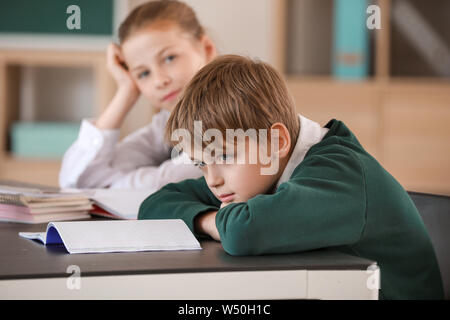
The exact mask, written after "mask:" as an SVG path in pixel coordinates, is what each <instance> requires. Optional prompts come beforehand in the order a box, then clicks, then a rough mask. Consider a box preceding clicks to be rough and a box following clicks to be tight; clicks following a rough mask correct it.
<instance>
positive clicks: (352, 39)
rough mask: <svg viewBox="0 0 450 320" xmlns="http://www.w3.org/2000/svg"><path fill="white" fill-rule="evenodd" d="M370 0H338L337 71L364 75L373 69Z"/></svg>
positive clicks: (348, 77) (343, 74) (343, 76)
mask: <svg viewBox="0 0 450 320" xmlns="http://www.w3.org/2000/svg"><path fill="white" fill-rule="evenodd" d="M367 6H368V3H367V0H334V21H333V25H334V28H333V35H334V37H333V38H334V43H333V55H332V57H333V63H332V65H333V75H334V76H335V77H337V78H339V79H345V80H359V79H364V78H366V77H367V75H368V71H369V43H368V40H369V34H368V29H367V26H366V19H367V13H366V10H367Z"/></svg>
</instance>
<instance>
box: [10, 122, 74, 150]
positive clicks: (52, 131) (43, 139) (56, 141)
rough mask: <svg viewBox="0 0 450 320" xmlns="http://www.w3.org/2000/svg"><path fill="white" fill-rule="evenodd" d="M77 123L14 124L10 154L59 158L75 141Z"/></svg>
mask: <svg viewBox="0 0 450 320" xmlns="http://www.w3.org/2000/svg"><path fill="white" fill-rule="evenodd" d="M79 130H80V124H79V123H72V122H68V123H67V122H16V123H14V124H13V125H12V128H11V132H10V134H11V152H12V154H13V155H14V156H17V157H22V158H39V159H57V158H61V157H62V156H63V155H64V153H65V152H66V150H67V149H68V148H69V147H70V146H71V144H72V143H73V142H74V141H75V140H76V139H77V137H78V132H79Z"/></svg>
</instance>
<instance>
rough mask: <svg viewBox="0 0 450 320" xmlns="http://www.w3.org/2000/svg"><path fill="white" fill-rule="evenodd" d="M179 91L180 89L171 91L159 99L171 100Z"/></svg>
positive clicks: (163, 100)
mask: <svg viewBox="0 0 450 320" xmlns="http://www.w3.org/2000/svg"><path fill="white" fill-rule="evenodd" d="M180 91H181V89H178V90H174V91H172V92H171V93H169V94H168V95H166V96H164V98H162V100H161V101H162V102H166V101H169V100H172V99H173V98H175V97H176V96H177V95H178V93H180Z"/></svg>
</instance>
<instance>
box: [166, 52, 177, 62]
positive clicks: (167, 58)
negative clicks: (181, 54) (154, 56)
mask: <svg viewBox="0 0 450 320" xmlns="http://www.w3.org/2000/svg"><path fill="white" fill-rule="evenodd" d="M175 58H176V56H175V55H174V54H171V55H170V56H167V57H166V58H165V59H164V60H165V61H166V62H171V61H173V60H175Z"/></svg>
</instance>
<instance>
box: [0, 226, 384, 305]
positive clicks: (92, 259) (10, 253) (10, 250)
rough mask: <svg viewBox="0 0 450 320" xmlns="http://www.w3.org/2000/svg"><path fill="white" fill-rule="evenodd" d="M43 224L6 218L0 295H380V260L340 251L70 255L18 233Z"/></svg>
mask: <svg viewBox="0 0 450 320" xmlns="http://www.w3.org/2000/svg"><path fill="white" fill-rule="evenodd" d="M45 228H46V224H41V225H26V224H17V223H0V299H170V300H173V299H182V300H185V299H190V300H196V299H205V300H209V299H305V298H307V299H377V298H378V290H376V289H372V290H370V289H368V287H371V286H370V285H369V286H368V285H367V283H369V282H374V280H375V282H376V281H378V279H379V270H378V268H377V267H375V269H376V270H375V271H372V272H371V271H367V270H368V268H369V267H370V266H372V267H373V266H374V262H373V261H370V260H366V259H362V258H358V257H353V256H350V255H346V254H343V253H340V252H337V251H331V250H316V251H310V252H304V253H296V254H285V255H265V256H252V257H233V256H230V255H228V254H227V253H226V252H225V251H224V250H223V248H222V246H221V244H220V243H219V242H216V241H212V240H204V241H201V246H202V248H203V250H196V251H176V252H139V253H106V254H75V255H70V254H68V253H67V252H66V250H65V249H64V247H62V246H48V247H45V246H43V245H42V244H40V243H37V242H34V241H31V240H27V239H23V238H21V237H19V236H18V232H19V231H28V232H36V231H44V230H45ZM70 266H75V267H72V268H74V269H71V268H69V267H70ZM77 268H78V269H77ZM73 270H79V271H80V274H74V273H73V272H74V271H73ZM78 275H79V277H78ZM374 277H375V279H374Z"/></svg>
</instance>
